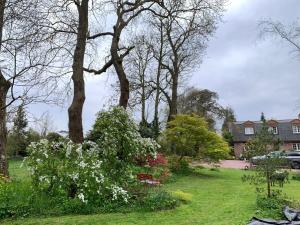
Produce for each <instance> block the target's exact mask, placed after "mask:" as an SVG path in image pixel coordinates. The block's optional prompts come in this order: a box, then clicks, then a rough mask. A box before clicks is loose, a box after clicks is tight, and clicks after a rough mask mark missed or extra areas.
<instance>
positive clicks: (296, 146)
mask: <svg viewBox="0 0 300 225" xmlns="http://www.w3.org/2000/svg"><path fill="white" fill-rule="evenodd" d="M293 150H296V151H299V150H300V143H295V144H293Z"/></svg>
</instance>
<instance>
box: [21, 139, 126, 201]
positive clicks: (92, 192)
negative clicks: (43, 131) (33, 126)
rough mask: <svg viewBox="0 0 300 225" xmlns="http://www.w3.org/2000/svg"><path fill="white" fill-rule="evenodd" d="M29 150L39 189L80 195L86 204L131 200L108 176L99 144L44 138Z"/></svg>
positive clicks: (69, 195)
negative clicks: (54, 141)
mask: <svg viewBox="0 0 300 225" xmlns="http://www.w3.org/2000/svg"><path fill="white" fill-rule="evenodd" d="M28 150H29V153H30V155H29V157H27V158H26V159H25V161H26V163H27V165H28V167H29V169H30V172H31V176H32V181H33V187H34V188H35V189H36V190H38V191H44V192H47V193H49V194H53V195H57V194H62V195H65V196H68V197H71V198H78V199H79V200H81V201H82V202H84V203H87V202H88V201H95V199H97V200H99V201H100V200H101V199H106V200H111V201H116V200H118V201H125V202H127V199H128V194H127V192H126V191H125V190H124V189H123V188H122V187H119V186H117V185H112V184H111V183H110V182H109V179H107V178H105V177H104V175H103V170H102V161H101V159H100V158H99V155H100V152H101V151H100V149H99V146H98V145H97V144H96V143H93V142H91V141H88V142H84V143H83V144H74V143H73V142H71V141H69V142H58V143H53V142H49V141H47V140H41V141H40V142H38V143H32V144H31V145H30V146H29V147H28Z"/></svg>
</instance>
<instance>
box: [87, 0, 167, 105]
mask: <svg viewBox="0 0 300 225" xmlns="http://www.w3.org/2000/svg"><path fill="white" fill-rule="evenodd" d="M108 2H109V3H110V5H112V7H113V9H114V11H115V14H116V22H115V24H114V25H113V31H110V32H102V33H98V34H95V35H92V36H90V37H89V39H95V38H98V37H103V36H111V38H112V39H111V45H110V57H111V59H110V60H109V61H108V62H107V64H106V66H105V69H107V68H108V67H109V66H110V65H113V67H114V69H115V72H116V74H117V76H118V80H119V87H120V98H119V105H120V106H122V107H124V108H127V106H128V101H129V93H130V87H129V80H128V76H127V74H126V71H125V69H124V64H123V61H124V57H125V56H127V55H128V54H129V53H130V51H131V50H132V49H133V48H134V46H125V45H124V43H123V42H122V41H121V36H122V33H124V30H125V29H126V28H127V27H128V26H129V25H130V23H131V22H132V21H133V20H134V19H137V18H138V17H139V16H140V15H141V14H142V13H143V12H151V13H153V14H155V15H157V14H158V13H156V10H155V6H163V1H162V0H132V1H121V0H111V1H108ZM87 71H88V72H93V73H95V74H99V73H100V72H101V71H102V69H101V70H98V71H96V70H87Z"/></svg>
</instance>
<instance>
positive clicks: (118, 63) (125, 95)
mask: <svg viewBox="0 0 300 225" xmlns="http://www.w3.org/2000/svg"><path fill="white" fill-rule="evenodd" d="M121 23H123V22H122V21H119V22H118V23H117V24H118V25H116V26H115V27H114V36H113V39H112V44H111V48H110V53H111V57H112V61H113V65H114V68H115V70H116V73H117V75H118V79H119V82H120V91H121V94H120V99H119V106H122V107H123V108H124V109H126V108H127V106H128V100H129V92H130V90H129V81H128V79H127V76H126V73H125V70H124V67H123V59H122V57H120V55H119V53H118V50H119V42H120V36H121V32H122V30H123V29H124V27H125V24H124V25H123V24H121Z"/></svg>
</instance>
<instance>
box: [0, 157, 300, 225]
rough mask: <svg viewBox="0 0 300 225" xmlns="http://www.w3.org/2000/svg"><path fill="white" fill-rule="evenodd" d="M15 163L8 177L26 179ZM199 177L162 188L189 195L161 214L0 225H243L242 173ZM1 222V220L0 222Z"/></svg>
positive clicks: (294, 188)
mask: <svg viewBox="0 0 300 225" xmlns="http://www.w3.org/2000/svg"><path fill="white" fill-rule="evenodd" d="M19 164H20V163H19V162H13V163H11V165H10V171H11V175H12V176H17V177H18V178H21V177H22V176H23V177H28V176H27V174H26V173H25V172H24V169H20V168H19ZM199 171H200V172H199V174H195V175H189V176H185V177H180V178H178V180H177V181H176V182H173V183H170V184H167V185H165V187H164V188H166V189H167V190H170V191H175V190H182V191H184V192H187V193H190V194H192V196H193V199H192V202H191V203H190V204H187V205H181V206H180V207H178V208H176V209H174V210H170V211H161V212H151V213H150V212H149V213H127V214H122V213H110V214H99V215H84V216H81V215H80V216H78V215H76V216H73V215H70V216H63V217H50V218H26V219H18V220H5V221H2V222H3V224H22V225H23V224H51V225H52V224H72V225H73V224H82V225H83V224H84V225H88V224H101V225H103V224H122V225H123V224H124V225H125V224H139V225H143V224H149V225H150V224H151V225H152V224H154V225H155V224H157V225H159V224H166V225H169V224H179V225H181V224H201V225H239V224H241V225H244V224H246V223H247V221H249V219H250V218H251V217H252V216H253V215H255V212H256V209H255V193H254V187H251V186H249V185H248V184H246V183H242V182H241V176H242V175H243V174H244V173H246V171H241V170H233V169H222V170H221V171H219V172H218V171H210V170H208V169H201V170H199ZM299 187H300V182H298V181H292V182H291V183H289V184H287V185H286V186H285V188H284V191H285V192H287V193H289V196H292V197H293V198H295V199H299V198H300V188H299ZM0 223H1V221H0Z"/></svg>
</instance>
